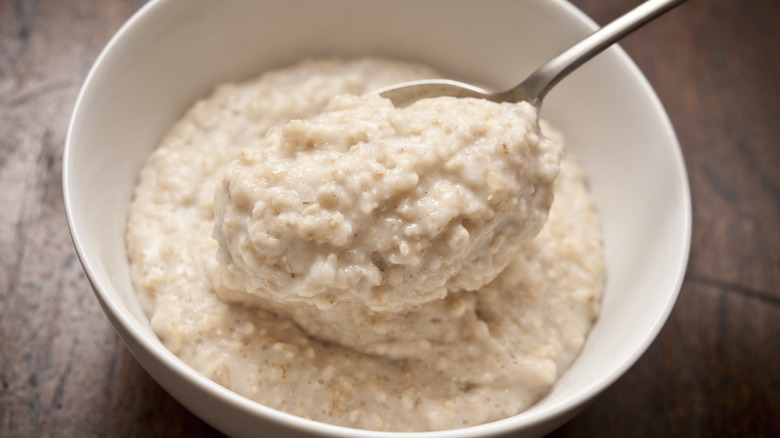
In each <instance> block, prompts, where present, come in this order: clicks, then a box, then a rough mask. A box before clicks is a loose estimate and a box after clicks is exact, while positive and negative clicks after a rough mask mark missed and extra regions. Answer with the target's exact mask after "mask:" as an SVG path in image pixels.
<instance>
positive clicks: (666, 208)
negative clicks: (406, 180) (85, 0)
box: [63, 0, 691, 437]
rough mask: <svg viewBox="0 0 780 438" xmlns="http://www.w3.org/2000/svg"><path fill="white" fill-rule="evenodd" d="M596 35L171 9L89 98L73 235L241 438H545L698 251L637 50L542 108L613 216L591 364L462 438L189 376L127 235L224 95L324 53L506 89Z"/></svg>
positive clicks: (175, 389)
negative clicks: (280, 402) (139, 188)
mask: <svg viewBox="0 0 780 438" xmlns="http://www.w3.org/2000/svg"><path fill="white" fill-rule="evenodd" d="M594 28H595V25H594V23H593V22H592V21H591V20H589V19H588V18H587V17H586V16H585V15H584V14H582V13H581V12H579V11H578V10H577V9H575V8H574V7H573V6H572V5H570V4H568V3H566V2H564V1H562V0H525V1H517V0H494V1H492V2H490V3H489V4H485V3H484V2H478V1H460V0H428V1H416V0H403V1H393V2H369V1H361V0H330V1H322V0H294V1H290V0H263V1H260V0H255V1H220V2H215V1H211V0H159V1H151V2H150V3H148V4H147V5H146V6H144V7H143V8H142V9H141V10H140V11H139V12H138V13H137V14H136V15H135V16H134V17H133V18H132V19H131V20H130V21H129V22H128V23H127V24H126V25H125V26H124V27H123V28H122V29H121V30H120V31H119V32H118V33H117V35H116V36H115V37H114V38H113V39H112V40H111V42H110V43H109V44H108V46H107V47H106V48H105V50H104V51H103V53H102V54H101V55H100V57H99V59H98V60H97V62H96V63H95V65H94V67H93V69H92V71H91V72H90V74H89V76H88V78H87V80H86V82H85V83H84V86H83V88H82V90H81V94H80V96H79V99H78V102H77V104H76V108H75V110H74V114H73V118H72V121H71V125H70V130H69V133H68V138H67V144H66V147H65V156H64V169H63V173H64V175H63V184H64V194H65V205H66V208H67V214H68V220H69V224H70V228H71V233H72V236H73V241H74V244H75V247H76V250H77V252H78V255H79V257H80V259H81V262H82V264H83V266H84V269H85V271H86V273H87V275H88V277H89V279H90V281H91V283H92V285H93V287H94V290H95V295H96V296H97V298H98V300H99V301H100V303H101V305H102V307H103V309H104V311H105V313H106V315H107V316H108V318H109V319H110V320H111V323H112V324H113V325H114V327H115V328H116V330H117V332H118V333H119V335H120V336H121V337H122V339H123V340H124V341H125V342H126V343H127V345H128V346H129V348H130V349H131V350H132V352H133V354H134V355H135V357H136V359H137V360H138V361H139V362H140V363H141V365H143V367H144V368H145V369H146V370H147V371H148V372H149V373H150V374H151V375H152V376H153V377H154V378H155V379H156V380H157V381H158V382H159V383H160V384H161V385H162V386H163V387H164V388H165V389H166V390H167V391H168V392H169V393H171V395H173V396H174V397H175V398H177V399H178V400H179V401H180V402H181V403H182V404H183V405H185V406H186V407H187V408H188V409H190V410H191V411H192V412H194V413H195V414H196V415H198V416H199V417H201V418H203V419H204V420H205V421H206V422H208V423H210V424H212V425H213V426H214V427H216V428H218V429H220V430H222V431H223V432H225V433H227V434H229V435H235V436H251V435H253V434H255V433H257V431H263V433H264V434H266V435H268V436H287V435H290V436H292V435H321V436H369V437H398V436H405V437H412V436H414V437H418V436H419V437H422V436H425V437H436V436H444V435H445V434H446V435H447V436H457V437H477V436H493V435H496V434H503V433H510V432H515V433H517V435H514V436H524V437H532V436H539V435H542V434H544V433H546V432H548V431H550V430H552V429H553V428H555V427H557V426H559V425H561V424H563V423H564V422H565V421H567V420H568V419H570V418H571V417H572V416H574V415H575V414H576V413H577V412H579V410H580V409H582V407H583V406H584V405H585V404H586V403H587V402H588V401H589V400H591V399H592V398H593V397H595V396H596V395H597V394H598V393H599V392H601V391H602V390H604V389H605V388H606V387H607V386H608V385H610V384H611V383H612V382H614V381H615V380H616V379H617V378H618V377H620V376H621V375H622V374H623V373H624V372H625V371H626V370H627V369H628V368H629V367H630V366H631V365H632V364H633V363H634V362H635V361H636V360H637V359H638V358H639V356H640V355H641V354H642V353H643V352H644V351H645V350H646V348H647V347H648V346H649V344H650V343H651V342H652V341H653V339H654V338H655V336H656V334H657V333H658V331H659V330H660V328H661V326H662V325H663V324H664V322H665V320H666V318H667V316H668V314H669V312H670V310H671V308H672V306H673V304H674V302H675V299H676V297H677V293H678V290H679V288H680V285H681V282H682V278H683V274H684V270H685V266H686V263H687V257H688V249H689V241H690V223H691V212H690V195H689V189H688V182H687V178H686V174H685V167H684V164H683V159H682V156H681V153H680V149H679V146H678V144H677V140H676V138H675V134H674V131H673V129H672V126H671V124H670V123H669V120H668V118H667V116H666V114H665V112H664V109H663V107H662V106H661V104H660V103H659V101H658V99H657V97H656V96H655V94H654V92H653V90H652V89H651V87H650V86H649V85H648V83H647V81H646V80H645V79H644V77H643V76H642V74H641V73H640V72H639V70H638V69H637V67H636V66H635V65H634V64H633V63H632V62H631V60H630V59H629V58H628V57H627V56H626V55H625V53H624V52H622V51H621V50H620V49H619V48H612V49H609V50H608V51H607V52H605V53H604V54H602V55H600V56H599V57H598V58H596V59H594V60H593V61H591V62H590V63H589V64H587V65H585V66H584V67H582V68H581V69H580V70H578V71H577V72H575V73H573V74H572V75H571V76H570V77H569V78H567V79H565V80H564V81H563V82H562V83H561V84H560V85H559V86H558V87H557V88H556V89H555V90H553V91H552V92H551V93H550V94H549V96H548V98H547V100H546V101H545V104H544V108H543V111H542V115H543V117H544V118H547V119H549V120H550V121H551V122H552V123H553V124H554V125H555V126H556V127H557V128H559V129H560V130H561V131H563V133H564V134H565V136H566V137H567V144H568V147H569V149H570V150H572V151H573V152H574V153H575V154H576V155H577V156H578V157H579V159H580V161H581V162H582V164H583V165H584V167H585V168H586V170H587V172H588V174H589V176H590V183H591V187H592V191H593V195H594V197H595V199H596V202H597V205H598V208H599V210H600V212H601V215H602V220H603V226H604V233H605V246H606V259H607V266H608V284H607V288H606V291H605V295H604V299H603V308H602V314H601V317H600V319H599V320H598V322H597V323H596V325H595V327H594V328H593V330H592V332H591V333H590V336H589V338H588V341H587V343H586V345H585V348H584V350H583V351H582V354H581V355H580V357H579V358H578V359H577V360H576V362H575V363H574V364H573V366H572V367H571V368H570V369H569V370H568V372H566V374H565V375H564V376H563V377H562V378H561V379H560V380H559V381H558V382H557V383H556V384H555V386H554V387H553V388H552V390H551V392H550V393H549V394H548V395H547V396H546V397H545V398H544V399H542V400H541V401H539V402H538V403H537V404H535V405H534V406H532V407H531V408H530V409H529V410H527V411H526V412H523V413H521V414H519V415H516V416H514V417H511V418H507V419H505V420H501V421H497V422H493V423H489V424H485V425H481V426H476V427H470V428H466V429H459V430H457V431H449V432H446V433H445V432H428V433H419V434H417V433H415V434H397V433H379V432H366V431H362V430H356V429H347V428H342V427H335V426H331V425H326V424H322V423H318V422H314V421H309V420H304V419H301V418H298V417H295V416H292V415H288V414H285V413H282V412H279V411H276V410H273V409H270V408H268V407H265V406H262V405H259V404H257V403H254V402H252V401H249V400H247V399H245V398H243V397H241V396H239V395H236V394H235V393H233V392H231V391H229V390H227V389H225V388H223V387H221V386H219V385H217V384H216V383H214V382H212V381H210V380H209V379H207V378H205V377H204V376H202V375H200V374H199V373H197V372H195V371H194V370H193V369H191V368H190V367H189V366H187V365H185V364H184V363H183V362H181V361H180V360H179V359H178V358H176V357H175V356H174V355H173V354H171V353H170V352H169V351H168V350H166V349H165V347H163V345H162V344H161V343H160V341H159V340H158V339H157V338H156V337H155V335H154V333H153V332H152V330H151V329H150V326H149V321H148V318H147V317H146V316H145V315H144V313H143V312H142V311H141V308H140V306H139V302H138V300H137V298H136V295H135V292H134V291H133V287H132V285H131V282H130V275H129V270H128V263H127V257H126V254H125V242H124V232H125V223H126V215H127V210H128V203H129V201H130V197H131V191H132V188H133V186H134V184H135V182H136V177H137V173H138V171H139V168H140V167H141V165H142V164H143V162H144V160H145V158H146V157H147V155H148V154H149V152H150V151H151V150H152V149H153V148H154V147H155V146H156V144H157V141H158V139H159V138H160V137H161V135H162V133H163V132H164V131H165V130H166V128H167V127H168V126H169V125H171V124H172V123H173V122H174V120H176V119H177V118H178V117H180V115H181V114H182V113H183V111H184V109H185V108H186V107H187V106H188V105H189V104H191V103H192V102H193V101H195V100H196V99H198V98H201V97H204V96H205V95H207V94H208V93H209V92H210V90H211V89H212V87H213V85H214V84H216V83H219V82H223V81H228V80H239V79H244V78H249V77H251V76H254V75H256V74H258V73H259V72H261V71H262V70H265V69H268V68H274V67H281V66H284V65H287V64H291V63H293V62H294V61H296V60H299V59H301V58H305V57H313V56H318V55H340V56H354V55H366V54H370V55H385V56H389V57H399V58H405V59H411V60H417V61H422V62H424V63H427V64H430V65H433V66H434V67H436V68H438V69H439V70H440V71H443V72H447V73H449V74H450V75H452V76H455V77H457V78H459V79H464V80H467V81H475V82H479V83H483V84H488V85H490V86H493V87H495V88H497V89H503V88H506V87H509V86H511V85H513V84H515V83H516V82H518V81H519V80H520V79H521V78H523V77H524V76H525V75H526V74H528V73H530V72H531V71H532V70H533V69H534V68H535V67H536V66H538V65H539V64H540V63H541V62H543V61H544V60H546V59H547V58H549V57H550V56H551V55H554V54H555V53H557V52H558V51H560V50H561V49H563V48H565V47H567V46H568V45H569V44H570V43H572V42H574V41H576V40H577V39H579V38H581V37H582V36H584V35H586V34H587V33H589V32H590V31H592V30H593V29H594Z"/></svg>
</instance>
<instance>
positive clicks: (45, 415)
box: [0, 0, 780, 437]
mask: <svg viewBox="0 0 780 438" xmlns="http://www.w3.org/2000/svg"><path fill="white" fill-rule="evenodd" d="M518 1H521V0H518ZM142 3H143V2H141V1H138V0H100V1H95V0H93V1H89V0H70V1H41V2H38V1H34V0H29V1H28V0H19V1H11V0H0V200H1V201H0V436H2V437H6V436H10V437H16V436H32V437H39V436H58V437H71V436H72V437H82V436H166V437H169V436H170V437H173V436H187V437H191V436H218V435H219V433H218V432H216V431H214V430H213V429H211V428H210V427H209V426H207V425H205V424H204V423H202V422H201V421H200V420H198V419H197V418H195V417H194V416H193V415H192V414H190V413H189V412H188V411H186V410H185V409H184V408H182V407H181V406H180V405H179V404H178V403H177V402H176V401H174V400H173V399H172V398H171V397H170V396H168V395H167V394H166V393H165V391H163V390H162V389H161V388H160V387H159V386H158V385H157V384H156V383H155V382H154V381H153V380H152V379H151V378H150V377H149V376H148V375H147V374H146V372H144V370H143V369H141V367H140V366H139V365H138V364H137V363H136V362H135V360H134V359H133V358H132V356H131V355H130V353H129V352H128V350H127V349H125V347H124V346H123V345H122V343H121V342H120V340H119V338H118V337H117V336H116V335H115V334H114V331H113V330H112V328H111V327H110V325H109V323H108V320H107V319H106V317H105V316H104V315H103V314H102V312H101V310H100V308H99V306H98V304H97V301H96V300H95V298H94V297H93V295H92V292H91V290H90V288H89V285H88V283H87V280H86V278H85V276H84V273H83V271H82V269H81V266H80V265H79V262H78V260H77V258H76V255H75V253H74V251H73V248H72V246H71V241H70V237H69V234H68V230H67V227H66V222H65V215H64V208H63V201H62V188H61V184H60V180H61V164H62V161H61V154H62V148H63V142H64V138H65V133H66V127H67V122H68V117H69V115H70V112H71V109H72V107H73V103H74V101H75V97H76V94H77V92H78V89H79V86H80V84H81V82H82V81H83V79H84V77H85V75H86V73H87V71H88V69H89V67H90V65H91V64H92V62H93V61H94V59H95V58H96V56H97V54H98V53H99V51H100V50H101V48H102V47H103V46H104V45H105V43H106V42H107V41H108V39H109V37H110V36H111V35H112V34H113V33H114V32H115V31H116V30H117V29H118V28H119V26H120V25H121V24H122V23H123V22H124V21H125V20H126V19H127V18H128V17H130V15H131V14H132V13H133V12H135V11H136V10H137V9H138V8H139V7H140V6H141V5H142ZM574 3H575V4H576V5H577V6H578V7H580V8H581V9H583V10H584V11H585V12H587V13H588V14H589V15H591V16H592V17H594V18H595V19H596V21H598V22H601V23H603V22H606V21H607V20H609V19H611V18H612V17H615V16H617V15H618V14H619V13H621V12H622V11H625V10H627V9H628V8H629V7H630V6H631V5H632V4H635V3H637V1H636V0H576V1H574ZM623 47H624V48H625V49H626V50H627V51H628V53H629V54H630V55H631V56H632V57H633V58H634V59H635V60H636V62H637V64H638V65H639V67H640V68H641V69H642V70H643V71H644V72H645V74H646V75H647V77H648V78H649V80H650V82H651V83H652V84H653V86H654V87H655V89H656V90H657V92H658V94H659V96H660V98H661V100H662V101H663V103H664V105H665V106H666V108H667V110H668V112H669V116H670V118H671V120H672V122H673V123H674V125H675V127H676V129H677V133H678V135H679V138H680V142H681V144H682V149H683V153H684V155H685V159H686V162H687V168H688V172H689V177H690V184H691V190H692V196H693V214H694V216H693V243H692V250H691V259H690V264H689V267H688V274H687V275H686V279H685V283H684V285H683V288H682V291H681V294H680V298H679V301H678V303H677V305H676V307H675V309H674V311H673V313H672V315H671V317H670V319H669V322H668V323H667V324H666V326H665V328H664V329H663V330H662V331H661V333H660V335H659V336H658V339H657V340H656V341H655V343H654V344H653V345H652V346H651V347H650V349H649V351H648V352H647V353H646V354H645V355H644V356H643V357H642V358H641V359H640V360H639V362H638V363H637V364H636V365H635V366H634V367H633V368H632V369H631V370H630V371H629V372H628V373H627V374H626V375H625V376H624V377H623V378H621V379H620V380H619V381H618V382H617V383H616V384H615V385H614V386H612V387H611V388H610V389H609V390H607V391H606V392H605V393H604V394H603V395H602V396H600V397H599V398H598V399H597V400H596V401H595V402H594V403H593V404H592V405H591V406H590V407H589V408H587V409H586V410H585V411H584V412H583V413H582V414H581V415H579V416H578V417H576V418H575V419H574V420H573V421H571V422H570V423H569V424H567V425H566V426H564V427H563V428H561V429H559V430H558V431H556V432H554V433H553V434H552V435H551V436H555V437H568V436H594V437H612V436H664V437H666V436H674V437H678V436H681V437H682V436H684V437H688V436H692V437H696V436H726V437H729V436H730V437H746V436H751V437H755V436H777V435H778V434H779V433H780V287H779V286H780V278H779V277H780V237H778V235H779V234H778V233H779V232H780V166H779V165H780V159H779V158H778V151H780V144H779V143H780V128H778V126H780V120H779V119H780V88H779V86H778V80H780V2H778V1H777V0H744V1H738V0H693V1H691V2H689V3H688V4H685V5H683V6H681V7H680V8H679V9H678V10H676V11H674V12H673V13H671V14H669V15H667V16H665V17H664V18H662V19H661V21H659V22H657V23H653V24H652V25H651V26H649V27H647V28H645V29H643V30H641V31H640V32H639V33H638V34H635V35H633V36H631V37H629V38H628V39H627V40H625V42H624V44H623Z"/></svg>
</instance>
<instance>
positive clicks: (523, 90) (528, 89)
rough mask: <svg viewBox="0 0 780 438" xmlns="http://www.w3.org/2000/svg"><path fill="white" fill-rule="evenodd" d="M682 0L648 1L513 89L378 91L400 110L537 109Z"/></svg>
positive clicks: (427, 85) (407, 87)
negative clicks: (455, 105) (430, 103)
mask: <svg viewBox="0 0 780 438" xmlns="http://www.w3.org/2000/svg"><path fill="white" fill-rule="evenodd" d="M684 1H685V0H648V1H646V2H644V3H642V4H640V5H639V6H637V7H636V8H634V9H632V10H631V11H629V12H627V13H626V14H624V15H622V16H621V17H618V18H617V19H615V20H614V21H612V22H611V23H609V24H607V25H606V26H604V27H602V28H601V29H599V30H597V31H595V32H593V33H592V34H590V35H589V36H588V37H586V38H585V39H583V40H582V41H580V42H578V43H577V44H575V45H573V46H571V47H570V48H568V49H566V50H565V51H563V52H561V53H560V54H559V55H557V56H555V57H554V58H552V59H551V60H549V61H547V62H546V63H545V64H543V65H542V66H541V67H539V68H538V69H537V70H536V71H535V72H533V73H531V75H530V76H528V77H527V78H526V79H525V80H524V81H523V82H521V83H520V84H519V85H517V86H515V87H514V88H512V89H510V90H507V91H502V92H498V93H494V92H491V91H487V90H484V89H482V88H479V87H476V86H474V85H471V84H467V83H464V82H458V81H452V80H448V79H425V80H419V81H411V82H404V83H401V84H396V85H392V86H390V87H386V88H382V89H380V90H377V91H376V93H378V94H379V95H381V96H383V97H386V98H388V99H390V100H391V101H392V102H393V104H395V106H398V107H403V106H407V105H410V104H411V103H413V102H415V101H417V100H420V99H425V98H429V97H441V96H451V97H476V98H482V99H487V100H491V101H494V102H521V101H527V102H529V103H531V104H532V105H534V107H536V108H537V109H539V107H540V106H541V104H542V99H544V96H545V95H546V94H547V92H548V91H550V89H551V88H552V87H553V86H555V85H556V84H557V83H558V82H559V81H560V80H561V79H563V78H565V77H566V76H567V75H568V74H569V73H571V72H572V71H574V70H575V69H576V68H577V67H579V66H581V65H582V64H584V63H585V62H586V61H588V60H590V59H591V58H593V57H594V56H596V55H598V54H599V53H601V52H602V51H603V50H604V49H606V48H607V47H609V46H611V45H612V44H614V43H615V42H617V41H618V40H620V39H622V38H623V37H624V36H626V35H628V34H630V33H631V32H633V31H634V30H636V29H638V28H640V27H642V25H644V24H645V23H648V22H649V21H651V20H653V19H654V18H656V17H658V16H660V15H662V14H663V13H664V12H667V11H669V10H670V9H672V8H674V7H675V6H677V5H679V4H680V3H683V2H684Z"/></svg>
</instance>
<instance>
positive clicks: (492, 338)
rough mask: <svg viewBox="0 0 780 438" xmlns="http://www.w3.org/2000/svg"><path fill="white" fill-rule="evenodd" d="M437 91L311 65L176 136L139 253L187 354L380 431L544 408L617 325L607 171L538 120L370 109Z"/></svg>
mask: <svg viewBox="0 0 780 438" xmlns="http://www.w3.org/2000/svg"><path fill="white" fill-rule="evenodd" d="M435 76H439V75H437V74H436V73H435V72H432V71H430V70H428V69H427V68H424V67H420V66H417V65H412V64H406V63H401V62H395V61H387V60H382V59H373V58H369V59H359V60H352V61H342V60H316V61H307V62H303V63H301V64H298V65H296V66H293V67H289V68H286V69H282V70H277V71H272V72H268V73H265V74H264V75H262V76H261V77H259V78H258V79H256V80H252V81H248V82H245V83H240V84H227V85H222V86H220V87H218V88H217V90H216V91H215V92H214V94H213V95H212V96H210V97H209V98H207V99H205V100H203V101H200V102H198V103H197V104H195V105H194V106H193V107H192V108H191V109H190V110H189V111H188V112H187V114H186V115H185V116H184V117H183V118H182V120H181V121H179V122H178V123H177V124H176V125H175V126H173V127H172V128H171V130H170V131H169V132H168V133H167V134H166V136H165V137H164V139H163V141H162V142H161V144H160V146H159V147H158V148H157V149H156V150H155V151H154V152H153V153H152V155H151V156H150V158H149V160H148V162H147V164H146V165H145V166H144V168H143V169H142V171H141V175H140V178H139V183H138V186H137V188H136V191H135V198H134V200H133V202H132V205H131V209H130V216H129V222H128V231H127V245H128V252H129V259H130V262H131V269H132V274H133V280H134V283H135V286H136V288H137V291H138V294H139V297H140V299H141V301H142V304H143V305H144V307H145V311H146V312H147V314H148V315H149V316H150V320H151V323H152V328H153V329H154V331H155V332H156V333H157V335H158V336H159V337H160V339H161V340H162V342H163V343H164V344H165V345H166V346H167V347H168V348H169V349H170V350H171V351H172V352H173V353H174V354H176V355H177V356H179V357H180V358H181V359H182V360H184V361H185V362H186V363H188V364H189V365H191V366H192V367H193V368H195V369H197V370H198V371H200V372H202V373H203V374H205V375H206V376H208V377H209V378H211V379H213V380H214V381H216V382H218V383H220V384H222V385H224V386H226V387H228V388H230V389H231V390H233V391H235V392H237V393H239V394H242V395H244V396H246V397H248V398H250V399H253V400H256V401H258V402H260V403H262V404H265V405H267V406H270V407H274V408H277V409H280V410H283V411H286V412H289V413H292V414H295V415H299V416H302V417H306V418H311V419H315V420H319V421H324V422H328V423H333V424H339V425H345V426H352V427H358V428H365V429H376V430H396V431H423V430H440V429H450V428H457V427H463V426H468V425H474V424H479V423H484V422H487V421H491V420H496V419H500V418H503V417H507V416H510V415H513V414H516V413H518V412H520V411H522V410H524V409H526V408H527V407H528V406H529V405H531V404H532V403H534V402H535V401H537V400H538V399H539V398H540V397H542V396H543V395H544V393H545V392H546V391H547V390H548V389H549V387H550V386H551V385H552V384H553V383H554V382H555V380H556V379H557V378H558V377H559V376H560V374H561V373H562V372H563V371H564V370H565V369H566V368H567V367H568V366H569V364H570V363H571V362H572V361H573V359H574V358H575V357H576V355H577V354H578V353H579V351H580V349H581V347H582V345H583V343H584V340H585V337H586V336H587V333H588V331H589V329H590V327H591V325H592V323H593V321H594V319H595V318H596V316H597V314H598V308H599V298H600V294H601V290H602V286H603V281H604V263H603V256H602V249H601V234H600V224H599V221H598V217H597V214H596V212H595V209H594V206H593V203H592V201H591V200H590V197H589V195H588V192H587V187H586V181H585V176H584V174H583V173H582V171H581V169H580V168H579V167H578V166H577V164H576V163H575V162H574V161H573V160H572V159H571V158H570V157H569V156H566V155H565V154H564V153H563V151H562V148H561V146H560V142H555V141H551V140H549V139H548V138H547V136H544V135H541V134H540V132H539V129H538V127H537V126H538V124H537V122H536V113H535V111H534V109H533V108H532V107H530V106H529V105H526V104H518V105H510V104H496V103H490V102H486V101H481V100H474V99H450V98H438V99H429V100H424V101H420V102H417V103H416V104H414V105H411V106H410V107H407V108H403V109H397V108H394V107H393V106H392V104H391V103H390V102H389V101H387V100H386V99H382V98H379V97H377V96H373V97H371V96H369V97H358V96H363V95H364V94H365V93H366V92H368V91H371V90H373V89H376V88H379V87H381V86H385V85H389V84H392V83H397V82H401V81H406V80H411V79H419V78H423V77H435ZM553 194H554V198H555V200H554V202H553Z"/></svg>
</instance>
